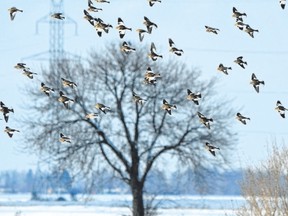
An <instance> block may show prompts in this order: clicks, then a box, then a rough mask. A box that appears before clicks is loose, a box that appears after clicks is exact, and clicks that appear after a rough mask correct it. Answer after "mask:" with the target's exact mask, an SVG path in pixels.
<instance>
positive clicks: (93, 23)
mask: <svg viewBox="0 0 288 216" xmlns="http://www.w3.org/2000/svg"><path fill="white" fill-rule="evenodd" d="M83 12H84V15H85V16H84V19H86V20H87V21H88V22H89V23H90V24H91V25H92V26H94V25H95V23H96V22H97V21H98V18H95V17H93V16H92V15H91V14H90V13H89V12H88V11H87V10H83Z"/></svg>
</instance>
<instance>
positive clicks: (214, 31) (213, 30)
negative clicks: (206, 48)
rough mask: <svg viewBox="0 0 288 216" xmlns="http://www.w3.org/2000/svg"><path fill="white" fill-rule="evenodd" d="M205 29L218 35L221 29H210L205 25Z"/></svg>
mask: <svg viewBox="0 0 288 216" xmlns="http://www.w3.org/2000/svg"><path fill="white" fill-rule="evenodd" d="M205 28H206V32H211V33H214V34H218V31H220V29H218V28H213V27H210V26H207V25H205Z"/></svg>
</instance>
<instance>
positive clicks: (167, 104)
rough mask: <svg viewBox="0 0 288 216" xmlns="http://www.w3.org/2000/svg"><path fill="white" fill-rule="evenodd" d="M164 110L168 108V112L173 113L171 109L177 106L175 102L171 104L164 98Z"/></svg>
mask: <svg viewBox="0 0 288 216" xmlns="http://www.w3.org/2000/svg"><path fill="white" fill-rule="evenodd" d="M161 108H162V109H163V110H166V112H167V113H168V114H169V115H171V114H172V113H171V111H172V109H177V106H176V105H174V104H169V103H168V102H167V100H165V99H163V104H162V107H161Z"/></svg>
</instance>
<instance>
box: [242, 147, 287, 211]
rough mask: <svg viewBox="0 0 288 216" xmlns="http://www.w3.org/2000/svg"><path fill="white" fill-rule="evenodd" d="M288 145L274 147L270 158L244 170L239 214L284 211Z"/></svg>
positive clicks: (285, 205) (285, 207)
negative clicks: (242, 198) (244, 201)
mask: <svg viewBox="0 0 288 216" xmlns="http://www.w3.org/2000/svg"><path fill="white" fill-rule="evenodd" d="M287 171H288V148H287V147H283V148H281V149H279V148H278V147H276V145H275V146H274V147H273V151H272V154H271V156H270V158H269V159H268V160H267V161H265V162H264V163H262V164H261V166H259V167H255V168H250V169H248V170H247V171H246V173H245V175H244V179H243V181H242V183H241V190H242V193H243V196H244V198H245V200H246V204H245V206H243V207H242V208H241V209H240V210H239V212H238V215H243V216H244V215H255V216H264V215H279V216H281V215H283V216H284V215H287V212H288V176H287Z"/></svg>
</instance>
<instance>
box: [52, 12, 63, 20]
mask: <svg viewBox="0 0 288 216" xmlns="http://www.w3.org/2000/svg"><path fill="white" fill-rule="evenodd" d="M51 17H52V18H55V19H59V20H64V19H65V17H64V15H63V13H53V14H51Z"/></svg>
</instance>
